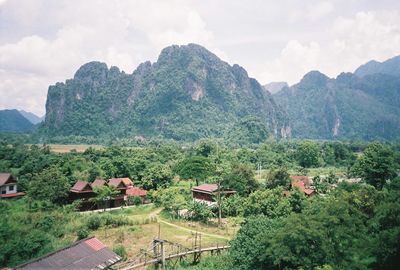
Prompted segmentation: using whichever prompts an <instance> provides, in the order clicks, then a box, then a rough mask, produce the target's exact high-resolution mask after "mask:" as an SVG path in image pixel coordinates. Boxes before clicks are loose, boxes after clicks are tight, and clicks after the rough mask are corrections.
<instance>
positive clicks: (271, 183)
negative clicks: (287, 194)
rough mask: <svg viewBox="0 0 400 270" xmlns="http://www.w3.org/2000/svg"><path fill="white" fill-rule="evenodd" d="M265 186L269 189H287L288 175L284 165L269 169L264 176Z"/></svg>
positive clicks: (288, 185)
mask: <svg viewBox="0 0 400 270" xmlns="http://www.w3.org/2000/svg"><path fill="white" fill-rule="evenodd" d="M265 186H266V187H267V188H271V189H272V188H276V187H282V188H283V189H285V190H289V187H290V175H289V173H288V171H287V169H286V168H285V167H280V168H277V169H271V170H270V171H269V172H268V175H267V177H266V181H265Z"/></svg>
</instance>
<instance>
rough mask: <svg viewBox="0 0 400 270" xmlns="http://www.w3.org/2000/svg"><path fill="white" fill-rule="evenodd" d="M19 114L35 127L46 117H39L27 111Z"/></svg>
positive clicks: (21, 111)
mask: <svg viewBox="0 0 400 270" xmlns="http://www.w3.org/2000/svg"><path fill="white" fill-rule="evenodd" d="M19 112H20V113H21V114H22V116H23V117H25V118H26V119H28V120H29V122H31V123H32V124H34V125H37V124H39V123H41V122H43V121H44V116H42V117H39V116H37V115H36V114H34V113H31V112H27V111H24V110H19Z"/></svg>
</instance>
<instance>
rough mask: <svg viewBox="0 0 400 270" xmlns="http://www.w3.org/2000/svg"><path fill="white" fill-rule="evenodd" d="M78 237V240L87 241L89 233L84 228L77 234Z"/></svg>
mask: <svg viewBox="0 0 400 270" xmlns="http://www.w3.org/2000/svg"><path fill="white" fill-rule="evenodd" d="M76 235H77V236H78V240H81V239H85V238H87V237H88V236H89V231H88V230H87V229H86V228H84V227H82V228H80V229H79V230H78V231H77V232H76Z"/></svg>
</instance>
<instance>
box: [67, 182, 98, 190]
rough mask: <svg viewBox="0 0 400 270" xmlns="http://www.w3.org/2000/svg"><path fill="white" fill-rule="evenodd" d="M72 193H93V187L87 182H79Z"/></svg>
mask: <svg viewBox="0 0 400 270" xmlns="http://www.w3.org/2000/svg"><path fill="white" fill-rule="evenodd" d="M71 191H72V192H92V191H93V190H92V187H91V186H90V184H89V183H88V182H86V181H81V180H78V181H77V182H76V183H75V185H74V186H73V187H72V188H71Z"/></svg>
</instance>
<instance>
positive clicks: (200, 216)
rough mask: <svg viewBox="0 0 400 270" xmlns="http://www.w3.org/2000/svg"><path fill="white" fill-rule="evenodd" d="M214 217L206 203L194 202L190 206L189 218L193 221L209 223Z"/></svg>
mask: <svg viewBox="0 0 400 270" xmlns="http://www.w3.org/2000/svg"><path fill="white" fill-rule="evenodd" d="M213 215H214V214H213V212H212V211H211V209H210V207H209V206H207V205H206V204H204V203H201V202H196V201H192V202H190V203H189V204H188V218H189V219H191V220H194V221H201V222H203V223H207V222H208V220H209V219H210V218H211V217H212V216H213Z"/></svg>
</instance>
